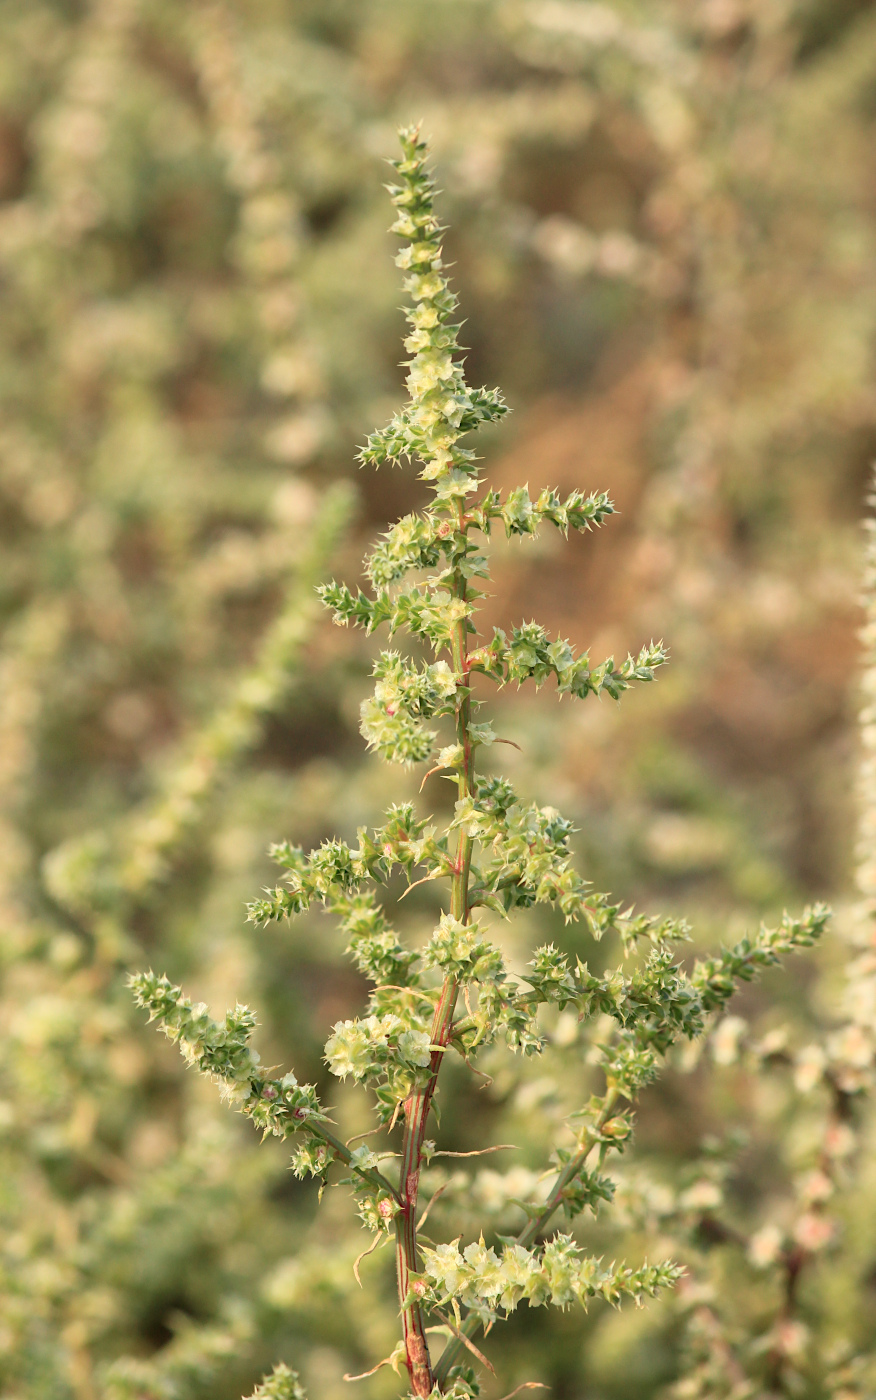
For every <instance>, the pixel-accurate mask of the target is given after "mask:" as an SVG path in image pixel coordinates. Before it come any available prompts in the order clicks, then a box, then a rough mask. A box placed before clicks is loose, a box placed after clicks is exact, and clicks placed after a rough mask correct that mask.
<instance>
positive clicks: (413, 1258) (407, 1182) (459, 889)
mask: <svg viewBox="0 0 876 1400" xmlns="http://www.w3.org/2000/svg"><path fill="white" fill-rule="evenodd" d="M458 525H459V529H460V531H462V532H463V533H464V531H465V524H464V518H463V511H462V506H461V505H460V507H459V512H458ZM452 592H453V595H454V597H456V598H459V599H460V600H461V601H462V602H465V598H466V584H465V578H464V576H463V574H462V573H461V572H458V571H457V572H456V573H455V574H454V576H453V587H452ZM452 650H453V668H454V671H455V672H456V675H457V677H458V684H460V685H461V686H463V687H464V691H463V694H462V695H461V697H460V700H459V704H458V706H457V710H456V734H457V739H458V741H459V743H460V745H461V746H462V751H463V756H464V758H463V766H462V769H461V771H460V775H459V796H460V798H464V797H471V796H473V794H474V753H473V749H472V742H471V732H470V730H471V700H470V698H469V691H468V683H469V673H468V660H467V656H468V625H467V620H466V619H465V618H464V617H463V618H461V619H460V620H459V621H458V622H457V623H455V624H454V628H453V637H452ZM473 844H474V843H473V841H472V838H471V837H470V836H469V835H467V834H466V832H465V831H463V830H462V829H461V828H460V832H459V839H458V841H457V845H456V860H455V862H454V866H453V875H452V880H451V893H450V913H451V915H452V917H453V918H454V919H459V921H460V922H461V923H467V922H468V920H469V916H470V909H469V902H468V883H469V874H470V871H471V853H472V846H473ZM458 995H459V983H458V982H457V980H456V978H455V977H446V978H445V979H444V985H443V986H442V988H441V995H440V997H439V999H438V1005H437V1006H436V1008H435V1016H434V1019H433V1021H432V1047H433V1049H432V1058H431V1060H430V1064H429V1079H428V1082H427V1083H426V1085H425V1087H424V1088H422V1089H418V1090H416V1091H415V1092H414V1093H413V1094H411V1096H410V1098H408V1099H407V1100H406V1101H405V1131H404V1140H403V1143H402V1161H401V1172H400V1175H399V1194H400V1196H401V1210H400V1211H399V1213H398V1215H397V1216H396V1269H397V1273H398V1293H399V1302H400V1303H401V1308H402V1318H403V1325H404V1340H405V1352H406V1355H407V1364H408V1371H409V1372H410V1377H411V1389H412V1391H413V1393H414V1394H415V1395H422V1396H426V1395H429V1393H430V1392H431V1390H432V1387H433V1385H434V1378H433V1375H432V1364H431V1361H430V1359H429V1347H428V1343H427V1342H426V1328H425V1323H424V1319H423V1310H422V1308H421V1306H420V1304H419V1301H418V1300H417V1299H416V1297H414V1296H412V1293H411V1280H410V1276H411V1274H412V1273H417V1272H418V1271H419V1254H418V1250H417V1202H418V1197H419V1190H420V1167H421V1164H422V1151H423V1139H424V1137H425V1135H426V1120H427V1118H428V1117H429V1109H430V1108H431V1106H432V1099H433V1096H434V1094H435V1089H436V1087H437V1084H438V1075H439V1072H440V1070H441V1064H442V1061H443V1059H444V1052H445V1047H446V1045H447V1042H448V1040H449V1039H450V1032H451V1029H452V1026H453V1013H454V1011H455V1009H456V999H457V997H458Z"/></svg>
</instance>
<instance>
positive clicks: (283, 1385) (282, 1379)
mask: <svg viewBox="0 0 876 1400" xmlns="http://www.w3.org/2000/svg"><path fill="white" fill-rule="evenodd" d="M247 1400H306V1396H305V1393H304V1387H303V1386H302V1385H301V1382H300V1381H299V1379H298V1372H297V1371H290V1369H289V1367H288V1366H284V1365H283V1363H282V1362H280V1364H279V1365H278V1366H275V1367H274V1369H273V1371H272V1372H271V1374H270V1375H269V1376H268V1377H267V1378H266V1379H265V1380H263V1381H262V1383H261V1385H257V1386H256V1388H255V1390H254V1391H253V1393H252V1395H250V1396H248V1397H247Z"/></svg>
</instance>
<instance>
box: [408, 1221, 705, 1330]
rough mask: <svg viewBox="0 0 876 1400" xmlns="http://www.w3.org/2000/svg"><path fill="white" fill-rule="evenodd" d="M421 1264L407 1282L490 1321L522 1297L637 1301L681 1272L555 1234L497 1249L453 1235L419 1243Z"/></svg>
mask: <svg viewBox="0 0 876 1400" xmlns="http://www.w3.org/2000/svg"><path fill="white" fill-rule="evenodd" d="M423 1260H424V1269H423V1272H422V1274H421V1275H420V1277H419V1278H418V1279H415V1280H414V1283H413V1288H414V1291H415V1293H417V1294H418V1296H421V1297H423V1298H425V1299H427V1300H428V1301H429V1302H431V1303H435V1304H438V1305H439V1306H440V1305H442V1304H447V1303H450V1302H456V1303H460V1304H462V1305H463V1306H464V1307H466V1308H470V1309H472V1310H473V1311H475V1312H476V1313H477V1314H478V1316H479V1317H480V1319H481V1321H482V1322H484V1323H490V1322H494V1321H495V1320H496V1317H497V1315H498V1311H499V1309H501V1311H502V1312H503V1313H505V1314H506V1315H507V1314H508V1313H510V1312H513V1311H514V1309H515V1308H516V1307H517V1305H518V1304H519V1303H521V1302H523V1301H524V1300H525V1301H526V1302H527V1303H529V1305H530V1307H533V1308H538V1307H543V1306H544V1305H545V1304H546V1303H552V1304H553V1305H554V1306H555V1307H558V1308H567V1307H569V1305H570V1304H572V1303H580V1304H581V1305H582V1307H585V1308H586V1306H587V1303H588V1301H589V1300H590V1299H591V1298H597V1297H601V1298H604V1299H605V1300H606V1301H607V1302H609V1303H614V1304H617V1303H620V1301H621V1300H622V1299H623V1298H625V1297H626V1298H632V1299H634V1301H635V1302H636V1303H641V1302H642V1300H643V1299H644V1298H645V1297H651V1298H653V1297H654V1296H655V1295H656V1294H657V1293H659V1292H660V1291H661V1290H662V1289H664V1288H668V1287H671V1286H672V1284H674V1283H675V1282H677V1280H678V1279H679V1277H680V1276H681V1273H682V1270H680V1269H679V1268H678V1267H677V1266H676V1265H675V1264H670V1263H664V1264H655V1265H649V1264H643V1265H641V1266H640V1267H639V1268H638V1269H630V1268H627V1266H626V1265H623V1264H620V1265H617V1264H612V1265H609V1267H608V1268H607V1269H604V1268H602V1266H601V1263H600V1261H599V1260H598V1259H594V1258H591V1257H588V1256H586V1255H584V1254H583V1252H582V1250H581V1249H580V1247H579V1246H578V1245H577V1244H576V1243H575V1241H574V1240H573V1239H572V1237H571V1235H556V1236H555V1237H554V1238H553V1239H552V1240H549V1241H548V1243H547V1244H545V1245H542V1246H541V1247H540V1248H539V1249H535V1250H533V1249H525V1248H524V1247H523V1246H522V1245H519V1244H506V1245H504V1247H503V1248H502V1251H501V1254H497V1252H496V1251H495V1249H492V1248H488V1246H487V1245H485V1243H484V1240H483V1236H482V1237H481V1239H480V1240H478V1241H477V1243H475V1244H470V1245H467V1246H466V1248H465V1249H464V1250H460V1248H459V1244H458V1242H457V1241H454V1242H453V1243H452V1244H441V1245H438V1246H437V1247H436V1248H435V1249H429V1248H428V1247H425V1246H424V1248H423Z"/></svg>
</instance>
